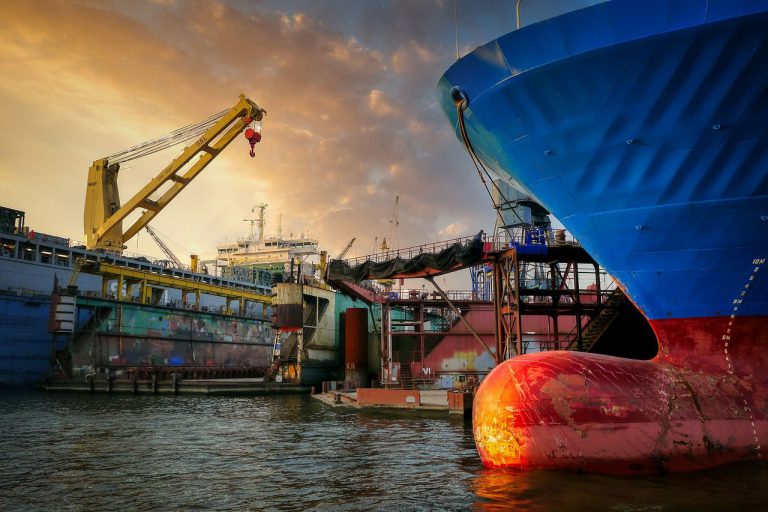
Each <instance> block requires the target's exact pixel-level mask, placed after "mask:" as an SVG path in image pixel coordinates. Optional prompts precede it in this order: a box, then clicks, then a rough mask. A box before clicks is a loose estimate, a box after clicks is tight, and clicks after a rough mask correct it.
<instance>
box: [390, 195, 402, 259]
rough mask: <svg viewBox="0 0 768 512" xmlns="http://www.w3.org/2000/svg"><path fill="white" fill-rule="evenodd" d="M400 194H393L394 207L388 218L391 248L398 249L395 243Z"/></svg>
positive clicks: (398, 220)
mask: <svg viewBox="0 0 768 512" xmlns="http://www.w3.org/2000/svg"><path fill="white" fill-rule="evenodd" d="M399 209H400V196H395V207H394V208H393V209H392V217H391V218H390V219H389V227H390V231H391V232H392V236H390V238H389V240H390V242H391V243H392V247H391V248H392V249H398V248H399V246H398V245H397V228H398V227H399V226H400V214H399Z"/></svg>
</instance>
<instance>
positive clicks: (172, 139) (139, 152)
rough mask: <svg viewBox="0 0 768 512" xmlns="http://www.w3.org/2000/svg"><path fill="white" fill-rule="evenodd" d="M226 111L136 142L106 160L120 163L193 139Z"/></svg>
mask: <svg viewBox="0 0 768 512" xmlns="http://www.w3.org/2000/svg"><path fill="white" fill-rule="evenodd" d="M226 113H227V111H226V110H222V111H221V112H219V113H217V114H214V115H212V116H211V117H209V118H208V119H206V120H204V121H201V122H199V123H195V124H191V125H188V126H185V127H183V128H179V129H178V130H174V131H172V132H171V133H168V134H166V135H163V136H162V137H158V138H156V139H153V140H148V141H145V142H142V143H141V144H137V145H136V146H133V147H131V148H128V149H124V150H123V151H118V152H117V153H114V154H112V155H109V156H108V157H107V160H109V162H110V163H112V164H121V163H124V162H128V161H130V160H135V159H137V158H141V157H143V156H147V155H151V154H152V153H156V152H158V151H162V150H164V149H167V148H170V147H172V146H175V145H177V144H181V143H182V142H186V141H188V140H191V139H194V138H195V137H197V136H199V135H202V134H203V133H204V132H205V131H206V130H207V129H208V128H210V127H211V126H213V125H214V124H216V122H217V121H218V120H219V119H221V118H222V117H224V114H226Z"/></svg>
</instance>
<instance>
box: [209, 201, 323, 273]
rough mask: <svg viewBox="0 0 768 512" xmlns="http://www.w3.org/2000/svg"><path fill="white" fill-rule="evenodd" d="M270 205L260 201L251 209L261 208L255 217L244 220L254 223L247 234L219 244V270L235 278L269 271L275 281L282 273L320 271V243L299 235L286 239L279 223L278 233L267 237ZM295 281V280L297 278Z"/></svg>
mask: <svg viewBox="0 0 768 512" xmlns="http://www.w3.org/2000/svg"><path fill="white" fill-rule="evenodd" d="M267 206H268V205H266V204H260V205H258V206H256V207H254V208H253V209H252V212H253V211H254V210H256V209H257V208H258V209H259V216H258V218H256V219H245V220H246V221H248V222H250V223H251V230H250V233H249V235H248V236H246V237H242V238H239V239H237V240H236V241H235V242H224V243H222V244H218V245H217V246H216V253H217V254H216V260H215V261H212V262H210V263H213V264H214V267H215V268H216V269H217V270H216V272H217V273H220V274H222V275H224V276H230V277H235V276H238V275H248V274H253V273H257V274H258V273H261V274H262V275H263V274H264V273H267V274H268V275H269V276H273V277H272V282H281V281H282V279H283V276H286V275H287V276H288V278H289V279H290V276H291V275H296V274H298V275H304V276H314V275H315V274H316V272H317V267H318V263H319V262H318V261H316V259H317V258H316V257H319V255H320V250H319V242H318V241H317V240H316V239H314V238H309V237H307V236H305V235H304V233H302V234H300V235H299V237H298V238H295V237H294V236H293V233H291V234H290V236H289V237H287V238H285V237H283V235H282V228H281V227H280V225H279V224H278V229H277V234H276V235H273V236H268V237H267V236H265V226H266V221H265V215H264V213H265V210H266V208H267ZM254 223H257V224H258V234H257V233H256V232H255V231H254ZM294 280H295V279H294Z"/></svg>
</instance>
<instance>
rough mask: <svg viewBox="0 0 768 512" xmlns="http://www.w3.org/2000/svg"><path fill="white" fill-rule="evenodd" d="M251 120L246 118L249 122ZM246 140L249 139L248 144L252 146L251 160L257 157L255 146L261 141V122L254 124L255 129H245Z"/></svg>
mask: <svg viewBox="0 0 768 512" xmlns="http://www.w3.org/2000/svg"><path fill="white" fill-rule="evenodd" d="M249 119H250V118H248V117H246V120H249ZM245 138H246V139H248V143H249V144H250V145H251V152H250V155H251V158H253V157H255V156H256V152H255V151H254V146H256V143H257V142H259V141H260V140H261V122H258V123H255V122H254V123H253V127H250V126H249V127H248V128H246V129H245Z"/></svg>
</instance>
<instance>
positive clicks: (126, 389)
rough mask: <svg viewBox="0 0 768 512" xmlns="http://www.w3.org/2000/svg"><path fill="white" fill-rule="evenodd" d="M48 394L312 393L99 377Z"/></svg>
mask: <svg viewBox="0 0 768 512" xmlns="http://www.w3.org/2000/svg"><path fill="white" fill-rule="evenodd" d="M40 387H41V388H42V389H44V390H45V391H81V392H86V393H88V392H90V393H96V392H99V393H134V394H177V393H179V394H180V393H185V394H204V395H286V394H302V393H303V394H308V393H310V391H311V388H310V387H309V386H301V385H298V384H292V383H281V382H265V381H264V379H263V378H242V379H178V380H177V379H173V378H171V379H162V380H161V379H133V380H128V379H114V380H112V381H109V380H107V379H105V378H103V376H101V375H99V376H97V377H96V378H93V379H88V380H84V381H83V380H69V381H63V380H62V381H52V382H48V383H44V384H42V385H41V386H40Z"/></svg>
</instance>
